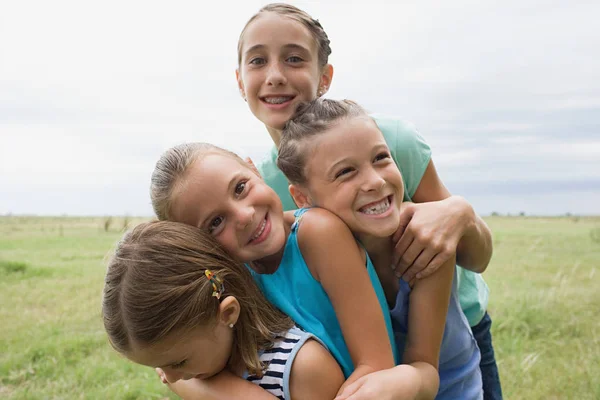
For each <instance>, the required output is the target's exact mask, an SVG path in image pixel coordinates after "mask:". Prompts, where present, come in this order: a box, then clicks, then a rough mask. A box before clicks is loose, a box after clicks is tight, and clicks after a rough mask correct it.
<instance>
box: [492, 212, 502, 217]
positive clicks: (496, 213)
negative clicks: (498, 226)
mask: <svg viewBox="0 0 600 400" xmlns="http://www.w3.org/2000/svg"><path fill="white" fill-rule="evenodd" d="M499 215H500V214H498V212H497V211H492V217H497V216H499Z"/></svg>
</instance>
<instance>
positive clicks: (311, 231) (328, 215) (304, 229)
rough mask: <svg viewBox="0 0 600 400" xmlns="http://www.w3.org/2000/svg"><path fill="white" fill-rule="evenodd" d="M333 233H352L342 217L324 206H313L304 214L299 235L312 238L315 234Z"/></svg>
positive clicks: (299, 227)
mask: <svg viewBox="0 0 600 400" xmlns="http://www.w3.org/2000/svg"><path fill="white" fill-rule="evenodd" d="M332 233H350V228H348V226H347V225H346V224H345V223H344V221H342V220H341V218H340V217H338V216H337V215H335V214H334V213H332V212H331V211H328V210H325V209H324V208H318V207H315V208H311V209H309V210H307V211H306V212H305V213H304V214H303V215H302V217H301V220H300V222H299V225H298V236H299V237H302V238H306V239H309V240H310V239H311V238H312V236H313V235H317V236H328V235H331V234H332ZM313 240H314V239H313Z"/></svg>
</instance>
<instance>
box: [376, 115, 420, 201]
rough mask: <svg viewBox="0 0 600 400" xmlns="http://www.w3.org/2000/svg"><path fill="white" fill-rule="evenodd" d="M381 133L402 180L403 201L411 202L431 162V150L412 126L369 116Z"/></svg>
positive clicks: (391, 118)
mask: <svg viewBox="0 0 600 400" xmlns="http://www.w3.org/2000/svg"><path fill="white" fill-rule="evenodd" d="M371 117H372V118H373V120H374V121H375V123H376V124H377V126H378V127H379V130H381V132H382V133H383V136H384V138H385V141H386V142H387V145H388V147H389V148H390V152H391V153H392V158H393V159H394V161H395V162H396V165H397V166H398V169H399V170H400V173H401V174H402V179H403V180H404V200H405V201H411V199H412V197H413V195H414V194H415V192H416V191H417V188H418V187H419V184H420V183H421V178H423V174H424V173H425V170H426V169H427V165H428V164H429V161H430V160H431V148H430V147H429V145H428V144H427V142H425V139H423V137H422V136H421V135H420V134H419V132H418V131H417V129H416V128H415V127H414V125H412V124H410V123H408V122H406V121H403V120H401V119H399V118H394V117H387V116H383V115H379V114H373V115H371Z"/></svg>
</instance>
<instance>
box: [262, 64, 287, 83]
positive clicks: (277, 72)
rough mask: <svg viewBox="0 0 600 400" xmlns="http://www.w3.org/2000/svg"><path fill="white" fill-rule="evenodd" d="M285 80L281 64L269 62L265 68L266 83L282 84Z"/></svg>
mask: <svg viewBox="0 0 600 400" xmlns="http://www.w3.org/2000/svg"><path fill="white" fill-rule="evenodd" d="M286 82H287V79H286V77H285V74H284V73H283V70H282V66H281V64H280V63H278V62H274V63H271V64H270V65H269V68H268V70H267V84H268V85H272V86H277V85H284V84H285V83H286Z"/></svg>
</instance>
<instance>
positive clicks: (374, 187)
mask: <svg viewBox="0 0 600 400" xmlns="http://www.w3.org/2000/svg"><path fill="white" fill-rule="evenodd" d="M363 175H364V176H363V181H362V187H361V188H362V190H363V191H365V192H369V191H379V190H381V189H382V188H383V186H384V185H385V179H383V178H382V177H381V175H380V174H379V173H378V172H377V171H376V170H375V169H374V168H368V169H367V170H365V171H364V172H363Z"/></svg>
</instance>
